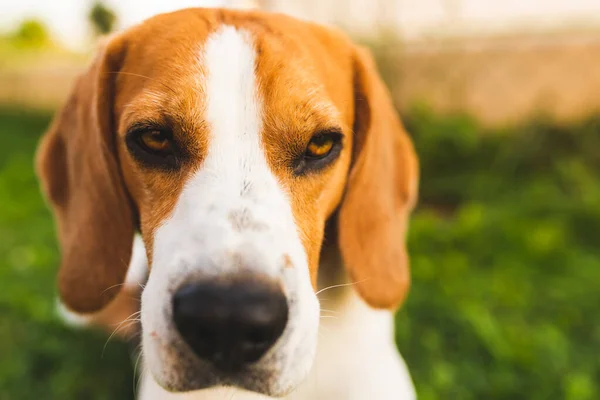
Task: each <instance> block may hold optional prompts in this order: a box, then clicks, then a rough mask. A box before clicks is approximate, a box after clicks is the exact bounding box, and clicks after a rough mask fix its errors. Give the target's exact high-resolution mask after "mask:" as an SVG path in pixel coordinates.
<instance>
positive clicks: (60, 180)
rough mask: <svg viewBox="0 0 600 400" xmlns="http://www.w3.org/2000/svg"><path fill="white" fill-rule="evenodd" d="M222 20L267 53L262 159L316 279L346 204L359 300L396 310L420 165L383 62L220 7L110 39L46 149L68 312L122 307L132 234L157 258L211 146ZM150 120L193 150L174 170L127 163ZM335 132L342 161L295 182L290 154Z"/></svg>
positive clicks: (317, 34) (43, 172) (283, 23)
mask: <svg viewBox="0 0 600 400" xmlns="http://www.w3.org/2000/svg"><path fill="white" fill-rule="evenodd" d="M222 23H227V24H230V25H235V26H238V27H240V28H242V29H244V30H246V31H249V32H250V33H251V35H252V39H253V41H254V42H255V44H256V48H257V52H258V55H257V66H256V74H257V81H258V84H259V92H260V95H261V97H262V101H263V114H264V130H263V132H262V135H263V143H264V146H265V153H266V155H267V159H268V161H269V164H270V166H271V168H272V170H273V172H274V173H275V175H276V177H277V178H278V180H279V182H280V184H281V185H282V187H283V189H284V190H286V191H287V192H288V194H289V196H290V199H291V205H292V210H293V212H294V217H295V220H296V223H297V225H298V228H299V231H300V234H301V239H302V241H303V244H304V247H305V249H306V252H307V255H308V259H309V264H310V269H311V276H312V278H313V282H314V283H315V285H316V278H317V270H318V265H319V254H320V250H321V246H322V243H323V231H324V227H325V223H326V221H327V220H328V219H329V218H330V217H331V216H332V215H333V213H334V211H335V210H336V209H338V208H339V207H341V208H340V212H339V227H338V229H339V246H340V249H341V252H342V255H343V258H344V261H345V264H346V266H347V267H348V271H349V273H350V275H351V277H352V279H353V280H354V281H357V282H358V283H357V285H356V286H357V288H358V291H359V293H360V294H361V295H362V296H363V298H364V299H365V300H366V301H367V302H368V303H369V304H371V305H372V306H375V307H386V308H392V307H395V306H397V305H399V304H400V303H401V301H402V299H403V298H404V296H405V294H406V291H407V288H408V285H409V273H408V258H407V255H406V250H405V246H404V235H405V233H406V227H407V223H408V214H409V212H410V210H411V208H412V206H413V205H414V203H415V201H416V191H417V161H416V156H415V154H414V151H413V148H412V146H411V144H410V140H409V138H408V136H407V135H406V134H405V132H404V130H403V129H402V127H401V124H400V122H399V120H398V118H397V116H396V114H395V111H394V108H393V106H392V103H391V100H390V96H389V94H388V93H387V91H386V89H385V87H384V85H383V83H382V82H381V80H380V78H379V76H378V74H377V71H376V67H375V65H374V63H373V62H372V60H371V59H370V57H369V56H368V55H367V54H366V52H365V51H363V50H359V49H358V48H357V47H356V46H354V45H353V44H352V43H351V42H350V41H349V40H348V39H347V38H346V37H345V36H344V35H343V34H341V33H339V32H336V31H333V30H330V29H326V28H323V27H319V26H316V25H313V24H309V23H306V22H300V21H297V20H295V19H292V18H289V17H285V16H282V15H271V14H263V13H258V12H240V11H231V10H228V11H223V10H209V9H190V10H183V11H179V12H175V13H171V14H164V15H160V16H157V17H154V18H152V19H150V20H148V21H146V22H145V23H143V24H141V25H139V26H136V27H134V28H132V29H130V30H128V31H126V32H124V33H122V34H120V35H118V36H116V37H114V38H112V39H111V40H110V43H109V44H108V46H107V47H106V49H105V50H104V51H103V52H101V54H100V55H99V56H98V57H97V59H96V60H95V61H94V63H93V64H92V66H91V67H90V68H89V70H88V71H87V72H86V73H85V74H84V75H83V77H82V78H81V79H80V80H79V81H78V83H77V84H76V86H75V89H74V91H73V93H72V95H71V98H70V100H69V101H68V102H67V104H66V105H65V106H64V108H63V110H62V112H61V113H59V115H58V116H57V118H56V120H55V122H54V123H53V125H52V127H51V128H50V130H49V131H48V133H47V134H46V136H45V138H44V139H43V141H42V143H41V145H40V150H39V154H38V171H39V176H40V179H41V180H42V183H43V184H42V186H43V188H44V191H45V192H46V194H47V196H48V198H49V199H50V203H51V205H52V206H53V208H54V211H55V215H56V219H57V222H58V231H59V239H60V242H61V249H62V265H61V270H60V273H59V291H60V295H61V298H62V300H63V302H64V303H65V304H66V305H67V306H68V307H69V308H70V309H71V310H73V311H76V312H80V313H93V312H97V311H99V310H101V309H103V308H104V307H105V306H106V305H107V304H108V303H109V302H110V301H111V299H113V298H114V297H115V295H116V294H117V293H118V291H119V285H120V284H121V283H122V282H123V280H124V277H125V273H126V268H127V264H128V262H129V258H130V254H131V243H132V237H133V233H134V230H135V229H139V230H140V232H141V234H142V237H143V240H144V243H145V245H146V249H147V253H148V256H149V257H150V255H151V254H152V246H153V241H154V233H155V231H156V229H157V227H158V226H159V225H160V224H161V223H162V221H164V219H165V218H167V217H168V216H169V215H170V213H171V212H172V210H173V208H174V206H175V204H176V202H177V199H178V196H179V194H180V192H181V190H182V188H183V186H184V184H185V182H186V180H187V178H188V177H189V176H190V174H191V173H193V172H194V171H195V170H197V169H198V168H201V164H202V160H203V158H204V156H205V154H206V151H207V148H208V145H209V143H208V142H209V133H210V127H209V126H207V124H206V123H205V122H203V118H202V115H203V111H204V109H205V107H206V104H205V98H204V94H203V93H202V90H201V86H200V85H199V84H198V81H199V80H200V79H202V76H203V74H204V71H202V67H201V63H200V62H199V56H200V54H201V47H202V43H203V41H204V40H205V39H206V37H207V36H208V35H209V34H210V33H211V32H212V31H214V30H215V29H216V28H217V27H218V26H219V25H220V24H222ZM142 120H153V121H157V122H161V123H165V124H169V125H170V126H171V127H172V128H173V134H174V135H175V136H176V137H177V139H178V140H180V142H182V143H185V147H186V150H187V152H188V153H189V157H188V159H187V160H186V162H184V163H183V164H182V165H181V168H179V169H178V170H177V171H159V170H153V169H148V168H146V167H144V166H141V165H139V163H138V162H137V161H136V160H134V159H133V158H132V156H131V155H130V154H129V152H128V150H127V148H126V146H125V140H124V138H125V134H126V131H127V129H128V128H129V127H130V126H131V125H133V124H135V123H136V122H139V121H142ZM334 127H337V128H339V129H341V130H342V133H343V135H344V139H343V143H344V149H343V151H342V153H341V155H340V157H339V159H338V160H337V161H336V162H335V163H334V164H332V165H331V166H329V167H327V168H326V169H325V170H323V171H321V172H319V173H316V174H312V175H310V176H305V177H298V176H295V175H294V174H293V173H292V172H291V170H290V168H289V163H288V161H289V159H290V155H291V154H292V150H294V149H296V150H297V149H303V148H304V147H305V146H306V145H307V144H308V141H309V140H310V138H311V136H312V135H313V134H314V133H315V132H317V131H319V130H321V129H328V128H334ZM354 142H356V143H354ZM353 148H354V149H353ZM342 198H343V200H342ZM233 217H234V218H235V220H236V221H237V222H239V223H249V222H248V221H246V220H244V219H243V218H241V216H239V215H234V216H233ZM233 217H232V218H233ZM240 218H241V219H240ZM149 262H150V265H151V263H152V260H151V259H149Z"/></svg>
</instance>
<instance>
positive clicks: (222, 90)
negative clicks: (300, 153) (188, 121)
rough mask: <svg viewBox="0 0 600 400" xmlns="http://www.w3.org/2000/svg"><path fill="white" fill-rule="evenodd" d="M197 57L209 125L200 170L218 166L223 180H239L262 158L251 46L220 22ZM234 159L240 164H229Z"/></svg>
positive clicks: (259, 119)
mask: <svg viewBox="0 0 600 400" xmlns="http://www.w3.org/2000/svg"><path fill="white" fill-rule="evenodd" d="M202 58H203V61H204V70H205V71H206V80H205V82H206V83H205V90H206V101H207V105H206V115H205V117H206V120H207V122H208V123H209V126H210V129H211V134H210V147H209V152H208V156H207V158H206V160H205V162H204V168H218V169H219V173H222V174H223V173H224V174H227V178H240V177H241V176H240V174H243V173H247V172H248V169H249V168H251V167H252V166H254V165H256V164H257V163H261V161H262V160H261V159H262V158H263V157H262V154H261V153H262V150H261V146H260V132H261V125H262V123H261V116H260V114H261V110H260V108H261V107H260V100H259V98H258V94H257V91H256V77H255V63H256V60H255V50H254V48H253V46H252V43H251V39H250V37H249V35H248V34H245V33H243V32H239V31H237V30H236V29H235V28H234V27H231V26H225V27H223V28H221V29H220V30H219V31H217V33H214V34H213V35H211V36H210V37H209V39H208V41H207V42H206V45H205V50H204V54H203V57H202ZM235 159H237V160H238V161H239V163H235V162H231V160H235ZM240 166H241V167H243V168H240ZM232 175H233V176H232Z"/></svg>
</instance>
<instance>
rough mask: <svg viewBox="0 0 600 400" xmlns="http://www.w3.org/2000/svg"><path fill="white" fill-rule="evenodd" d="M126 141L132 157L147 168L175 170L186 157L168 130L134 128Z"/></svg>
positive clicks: (147, 127) (148, 127)
mask: <svg viewBox="0 0 600 400" xmlns="http://www.w3.org/2000/svg"><path fill="white" fill-rule="evenodd" d="M125 140H126V143H127V148H128V149H129V152H130V153H131V155H132V156H133V157H134V158H135V159H136V160H137V161H138V162H140V163H141V164H143V165H145V166H146V167H152V168H162V169H174V168H177V167H178V166H179V165H180V163H181V161H182V158H183V156H184V155H185V153H184V152H183V151H182V149H181V148H180V147H178V146H177V143H176V142H175V140H174V139H173V135H172V134H171V132H170V131H169V130H166V129H157V128H154V127H152V126H141V127H140V126H134V127H133V128H132V129H130V130H129V132H128V133H127V136H126V139H125Z"/></svg>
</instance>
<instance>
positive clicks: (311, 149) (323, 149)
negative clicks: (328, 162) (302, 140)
mask: <svg viewBox="0 0 600 400" xmlns="http://www.w3.org/2000/svg"><path fill="white" fill-rule="evenodd" d="M334 144H335V142H334V140H333V138H332V137H331V136H329V135H318V136H315V137H313V138H312V139H311V140H310V142H309V143H308V146H307V148H306V155H305V156H306V157H309V158H323V157H326V156H327V155H328V154H329V153H331V150H332V149H333V145H334Z"/></svg>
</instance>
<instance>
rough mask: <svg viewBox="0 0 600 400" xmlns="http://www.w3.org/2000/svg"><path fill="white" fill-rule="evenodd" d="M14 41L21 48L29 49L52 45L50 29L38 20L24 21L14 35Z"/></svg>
mask: <svg viewBox="0 0 600 400" xmlns="http://www.w3.org/2000/svg"><path fill="white" fill-rule="evenodd" d="M13 39H14V41H15V42H16V44H18V45H19V46H22V47H29V48H41V47H44V46H47V45H48V44H50V34H49V33H48V28H47V27H46V25H44V23H43V22H41V21H39V20H36V19H27V20H25V21H23V22H22V23H21V25H20V26H19V28H18V29H17V31H16V32H15V33H14V36H13Z"/></svg>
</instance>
